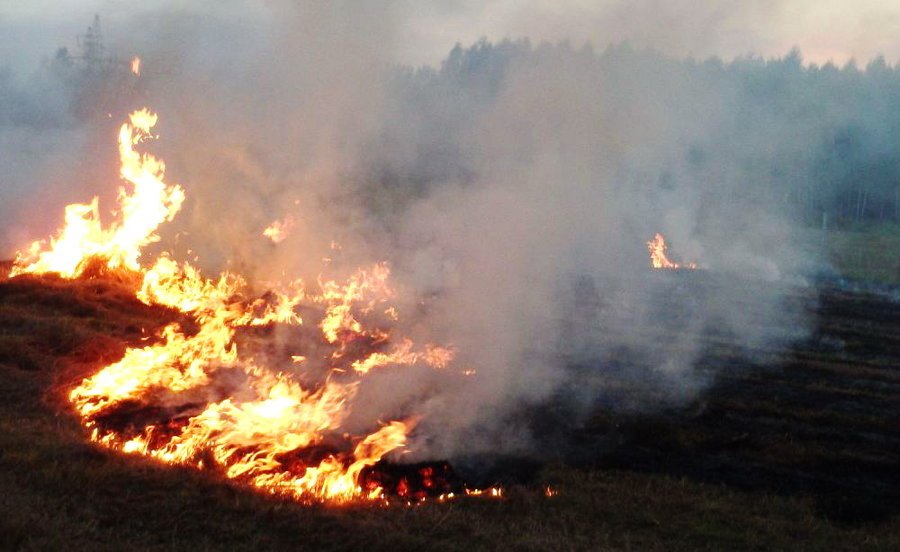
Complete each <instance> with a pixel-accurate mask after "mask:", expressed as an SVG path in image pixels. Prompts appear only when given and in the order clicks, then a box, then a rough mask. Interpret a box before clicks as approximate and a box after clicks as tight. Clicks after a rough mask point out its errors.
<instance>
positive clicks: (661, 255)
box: [647, 232, 697, 269]
mask: <svg viewBox="0 0 900 552" xmlns="http://www.w3.org/2000/svg"><path fill="white" fill-rule="evenodd" d="M647 249H648V250H649V251H650V266H652V267H653V268H668V269H675V268H690V269H695V268H697V265H696V264H695V263H684V264H679V263H676V262H673V261H670V260H669V256H668V254H667V251H668V247H667V246H666V239H665V238H664V237H663V235H662V234H660V233H659V232H657V233H656V235H655V236H653V239H652V240H650V241H648V242H647Z"/></svg>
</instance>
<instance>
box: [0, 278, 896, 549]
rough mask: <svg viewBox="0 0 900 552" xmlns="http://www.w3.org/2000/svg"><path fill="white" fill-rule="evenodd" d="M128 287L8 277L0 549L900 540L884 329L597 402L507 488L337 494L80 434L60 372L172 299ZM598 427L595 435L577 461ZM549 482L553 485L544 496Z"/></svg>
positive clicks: (1, 339)
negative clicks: (344, 502)
mask: <svg viewBox="0 0 900 552" xmlns="http://www.w3.org/2000/svg"><path fill="white" fill-rule="evenodd" d="M123 286H124V284H122V283H115V282H108V281H92V282H75V283H72V282H65V281H61V280H55V279H52V278H21V279H16V280H12V281H7V282H0V377H2V378H3V381H4V384H3V385H2V386H0V549H6V550H59V549H78V550H80V549H92V550H122V549H137V550H247V549H257V550H259V549H262V550H282V549H283V550H307V549H308V550H322V549H324V550H358V549H366V550H423V549H427V550H458V549H467V550H495V549H501V548H502V549H513V550H518V549H521V550H725V549H727V550H773V549H774V550H788V549H790V550H897V549H900V517H898V516H900V498H898V497H897V494H896V493H897V489H898V488H900V482H898V480H897V477H898V476H891V475H890V473H891V471H890V470H893V473H895V474H900V469H898V468H900V466H898V465H897V462H898V459H897V458H898V457H897V454H896V451H895V450H894V449H893V448H892V447H893V446H894V445H896V444H897V443H898V442H900V435H898V430H897V429H896V423H895V422H896V420H897V419H898V416H897V414H900V407H898V399H897V397H898V396H900V394H898V393H896V391H897V387H896V385H897V378H898V374H897V371H896V366H897V363H896V362H894V363H893V365H892V366H893V367H890V366H891V358H893V359H894V360H896V356H894V352H893V351H894V349H892V348H891V347H893V346H894V345H896V343H893V342H890V341H884V338H880V342H881V343H882V344H881V345H879V346H880V347H882V350H884V351H887V353H885V354H884V355H882V356H878V354H874V353H873V354H870V353H867V352H866V351H867V350H868V348H871V347H873V346H874V345H873V344H872V343H868V342H867V341H865V339H863V338H858V339H859V342H858V343H856V344H853V343H850V344H848V345H847V346H846V347H844V348H843V349H842V350H841V351H840V352H839V353H834V354H832V353H822V352H816V351H813V350H801V351H795V352H794V353H792V354H793V355H794V356H793V360H791V359H787V360H788V365H787V367H786V368H785V369H784V370H781V371H774V372H773V371H759V370H751V369H747V370H743V371H741V372H729V377H728V378H724V379H722V380H720V382H719V384H718V387H717V389H716V392H715V393H713V394H711V396H713V397H714V398H713V399H710V401H709V402H708V403H707V404H705V405H704V406H703V407H702V408H696V406H695V407H694V408H688V409H684V410H681V411H676V412H670V413H666V414H664V415H658V416H653V417H635V418H629V419H622V418H621V417H619V416H617V415H615V414H613V413H604V412H598V413H597V415H596V416H595V418H594V420H593V422H592V423H590V424H588V427H587V428H586V429H585V430H583V431H582V433H580V434H579V435H577V436H573V442H576V443H577V444H574V445H572V447H573V449H572V450H573V451H575V450H577V451H579V452H580V453H581V454H580V455H579V458H582V461H579V462H578V465H577V466H576V465H574V463H573V462H571V461H569V460H567V459H566V457H565V456H563V457H562V458H561V461H559V462H555V463H551V464H545V465H544V467H543V468H542V469H541V471H540V472H539V474H538V475H537V477H536V478H535V479H534V480H532V481H530V482H529V483H528V485H526V486H524V487H517V486H512V487H511V488H510V489H509V496H508V498H507V499H505V500H503V501H489V500H462V501H459V502H455V503H450V504H426V505H423V506H419V507H411V508H407V507H389V508H372V507H362V506H351V507H338V508H334V507H331V508H330V507H323V506H303V505H298V504H295V503H291V502H288V501H283V500H280V499H276V498H271V497H265V496H261V495H259V494H257V493H254V492H251V491H249V490H247V489H243V488H241V487H240V486H237V485H235V484H233V483H229V482H226V481H223V480H221V479H220V478H218V477H217V476H216V475H215V474H205V473H199V472H196V471H193V470H189V469H179V468H173V467H166V466H161V465H158V464H156V463H154V462H152V461H148V460H146V459H143V458H136V457H124V456H120V455H116V454H111V453H108V452H106V451H103V450H100V449H98V448H96V447H94V446H92V445H90V444H88V443H87V442H86V436H85V435H84V432H83V430H82V429H81V427H80V426H79V424H78V422H77V420H75V419H74V417H73V416H72V415H71V414H70V413H69V411H68V410H67V407H66V405H65V402H64V401H63V400H62V397H63V396H64V392H65V390H67V389H68V388H69V386H71V385H72V383H73V382H75V381H77V380H78V378H79V377H81V376H83V375H85V374H87V373H89V372H90V371H92V370H93V369H95V368H96V367H97V366H98V365H100V364H101V363H104V362H109V361H110V360H114V359H115V358H117V356H118V355H121V353H122V350H123V348H124V347H125V345H126V344H129V343H137V342H138V341H139V340H140V339H142V338H144V337H146V336H149V335H153V334H154V333H155V332H156V331H157V330H158V329H159V328H160V327H162V325H164V324H165V323H167V322H169V321H171V320H175V319H177V318H178V316H177V315H176V314H175V313H172V312H170V311H166V310H165V309H159V308H151V307H147V306H145V305H142V304H140V303H138V302H137V301H135V300H134V299H133V296H132V295H130V293H129V292H128V290H127V288H126V287H123ZM851 299H853V298H850V299H848V301H850V300H851ZM845 303H846V302H845ZM845 303H841V304H832V305H829V304H827V302H826V304H825V305H824V306H823V309H826V310H827V309H828V308H832V310H833V312H831V314H829V317H828V320H827V323H828V324H831V325H832V326H833V327H834V328H838V329H833V332H835V335H838V336H840V335H843V336H844V337H849V336H851V335H856V334H855V333H854V332H857V333H859V332H858V329H859V325H860V323H861V322H860V321H859V320H855V319H854V316H855V315H854V314H853V313H854V312H857V311H854V310H853V308H854V307H853V306H852V305H851V304H850V303H846V304H845ZM862 303H864V304H865V305H868V306H870V307H871V306H872V305H869V303H866V302H865V301H863V302H862ZM862 303H861V305H862ZM865 305H863V306H865ZM859 308H860V309H862V306H860V307H859ZM872 308H874V307H872ZM863 310H864V309H863ZM842 313H843V314H842ZM848 313H849V314H848ZM875 316H878V317H880V319H879V320H878V323H879V324H880V325H881V326H882V328H884V327H885V326H884V324H888V325H889V326H888V327H890V328H895V329H898V330H900V321H898V320H895V319H894V318H884V317H883V316H882V315H879V314H876V315H875ZM895 318H897V317H896V316H895ZM842 331H843V332H844V333H843V334H841V333H840V332H842ZM895 339H896V340H900V332H898V334H897V335H896V336H895ZM892 343H893V344H892ZM725 349H727V348H725ZM725 349H723V350H725ZM885 385H887V386H888V387H885ZM611 435H612V437H614V440H615V442H616V443H617V444H616V445H615V446H612V447H611V446H610V445H609V442H610V436H611ZM576 437H577V438H576ZM592 439H595V440H597V441H598V442H599V441H602V442H603V443H605V444H604V445H603V446H602V447H598V448H597V452H596V453H591V454H588V455H587V460H586V461H585V460H583V459H584V458H585V455H584V453H585V451H588V452H589V451H590V447H591V446H593V445H592V443H594V441H592ZM879 470H883V472H882V471H879ZM832 475H833V476H834V477H831V476H832ZM892 477H893V479H892ZM842 478H843V479H846V481H845V483H846V484H845V485H842ZM832 479H834V480H832ZM548 483H549V484H552V485H553V486H554V487H555V488H556V489H557V490H558V491H559V495H558V496H555V497H553V498H546V497H544V496H543V495H542V493H541V492H540V489H541V488H542V485H543V484H548ZM879 485H880V486H879ZM854 489H855V490H854ZM892 493H893V494H892ZM832 499H833V500H832ZM829 500H830V502H829ZM840 508H844V510H843V511H841V510H840ZM848 514H852V515H848Z"/></svg>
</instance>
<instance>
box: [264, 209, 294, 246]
mask: <svg viewBox="0 0 900 552" xmlns="http://www.w3.org/2000/svg"><path fill="white" fill-rule="evenodd" d="M293 229H294V217H292V216H290V215H288V216H286V217H284V218H283V219H281V220H276V221H275V222H273V223H272V224H270V225H269V226H267V227H266V228H265V230H263V236H265V237H267V238H269V239H270V240H272V243H281V242H283V241H284V240H286V239H287V237H288V236H289V235H290V233H291V230H293Z"/></svg>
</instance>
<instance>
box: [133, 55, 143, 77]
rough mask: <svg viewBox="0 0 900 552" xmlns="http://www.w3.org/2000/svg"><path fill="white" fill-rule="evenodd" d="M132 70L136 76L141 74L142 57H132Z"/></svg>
mask: <svg viewBox="0 0 900 552" xmlns="http://www.w3.org/2000/svg"><path fill="white" fill-rule="evenodd" d="M131 72H132V73H134V75H135V76H136V77H140V76H141V58H139V57H137V56H134V57H133V58H131Z"/></svg>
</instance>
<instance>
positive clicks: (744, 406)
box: [567, 284, 900, 525]
mask: <svg viewBox="0 0 900 552" xmlns="http://www.w3.org/2000/svg"><path fill="white" fill-rule="evenodd" d="M789 300H792V301H794V302H795V303H796V302H799V303H802V304H803V305H804V306H805V308H807V309H808V312H809V314H810V315H811V320H812V321H813V325H812V327H813V328H814V329H813V331H812V333H811V335H809V336H808V337H807V338H804V339H799V340H797V341H795V342H792V343H790V344H789V345H788V346H785V347H784V348H777V347H776V348H774V349H773V350H765V351H756V353H758V354H756V355H754V354H752V353H751V355H750V357H751V358H753V357H755V356H756V357H760V358H755V359H754V360H747V359H745V358H735V357H734V356H733V355H732V354H731V353H732V350H731V348H730V347H728V343H727V341H725V342H724V343H723V342H722V341H718V347H717V346H712V345H711V346H710V347H708V348H707V350H706V352H705V355H704V357H703V359H702V361H701V362H700V364H699V367H698V370H699V371H700V372H701V373H704V372H705V373H707V374H708V375H709V377H710V380H711V381H712V382H713V383H712V385H711V386H710V387H709V388H708V389H706V390H704V391H703V392H702V393H701V395H700V396H699V398H697V399H696V400H694V401H692V402H690V403H689V404H688V405H686V406H682V407H669V408H664V409H662V411H658V412H654V413H652V414H649V413H648V414H637V415H633V416H621V415H616V414H614V413H612V412H609V411H603V410H602V409H600V410H599V411H597V412H596V413H595V414H594V415H593V417H592V418H591V419H590V420H589V421H588V422H587V424H586V427H584V428H583V429H580V430H575V431H573V439H572V441H570V447H571V448H570V449H568V453H567V454H568V456H569V457H570V460H571V461H573V462H577V463H581V464H582V465H588V466H591V467H595V468H603V469H609V468H616V469H627V470H632V471H639V472H649V473H661V474H667V475H670V476H675V477H687V478H690V479H691V480H694V481H702V482H704V483H712V484H722V485H727V486H729V487H734V488H739V489H745V490H756V491H766V492H773V493H777V494H780V495H802V496H809V497H813V500H814V502H815V508H816V510H817V512H818V513H819V514H821V515H822V516H824V517H826V518H828V519H829V520H832V521H834V522H837V523H841V524H851V525H852V524H859V523H866V522H872V521H879V520H886V519H890V518H892V517H896V516H898V515H900V303H898V302H892V301H891V300H888V298H887V297H885V296H884V295H883V294H876V293H871V292H870V293H859V292H852V291H846V290H845V289H842V288H841V287H837V286H835V285H833V284H824V285H821V286H820V287H818V288H816V289H812V290H806V291H802V292H799V291H798V292H797V294H796V295H795V296H793V297H791V298H790V299H789ZM741 356H743V355H741Z"/></svg>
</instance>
